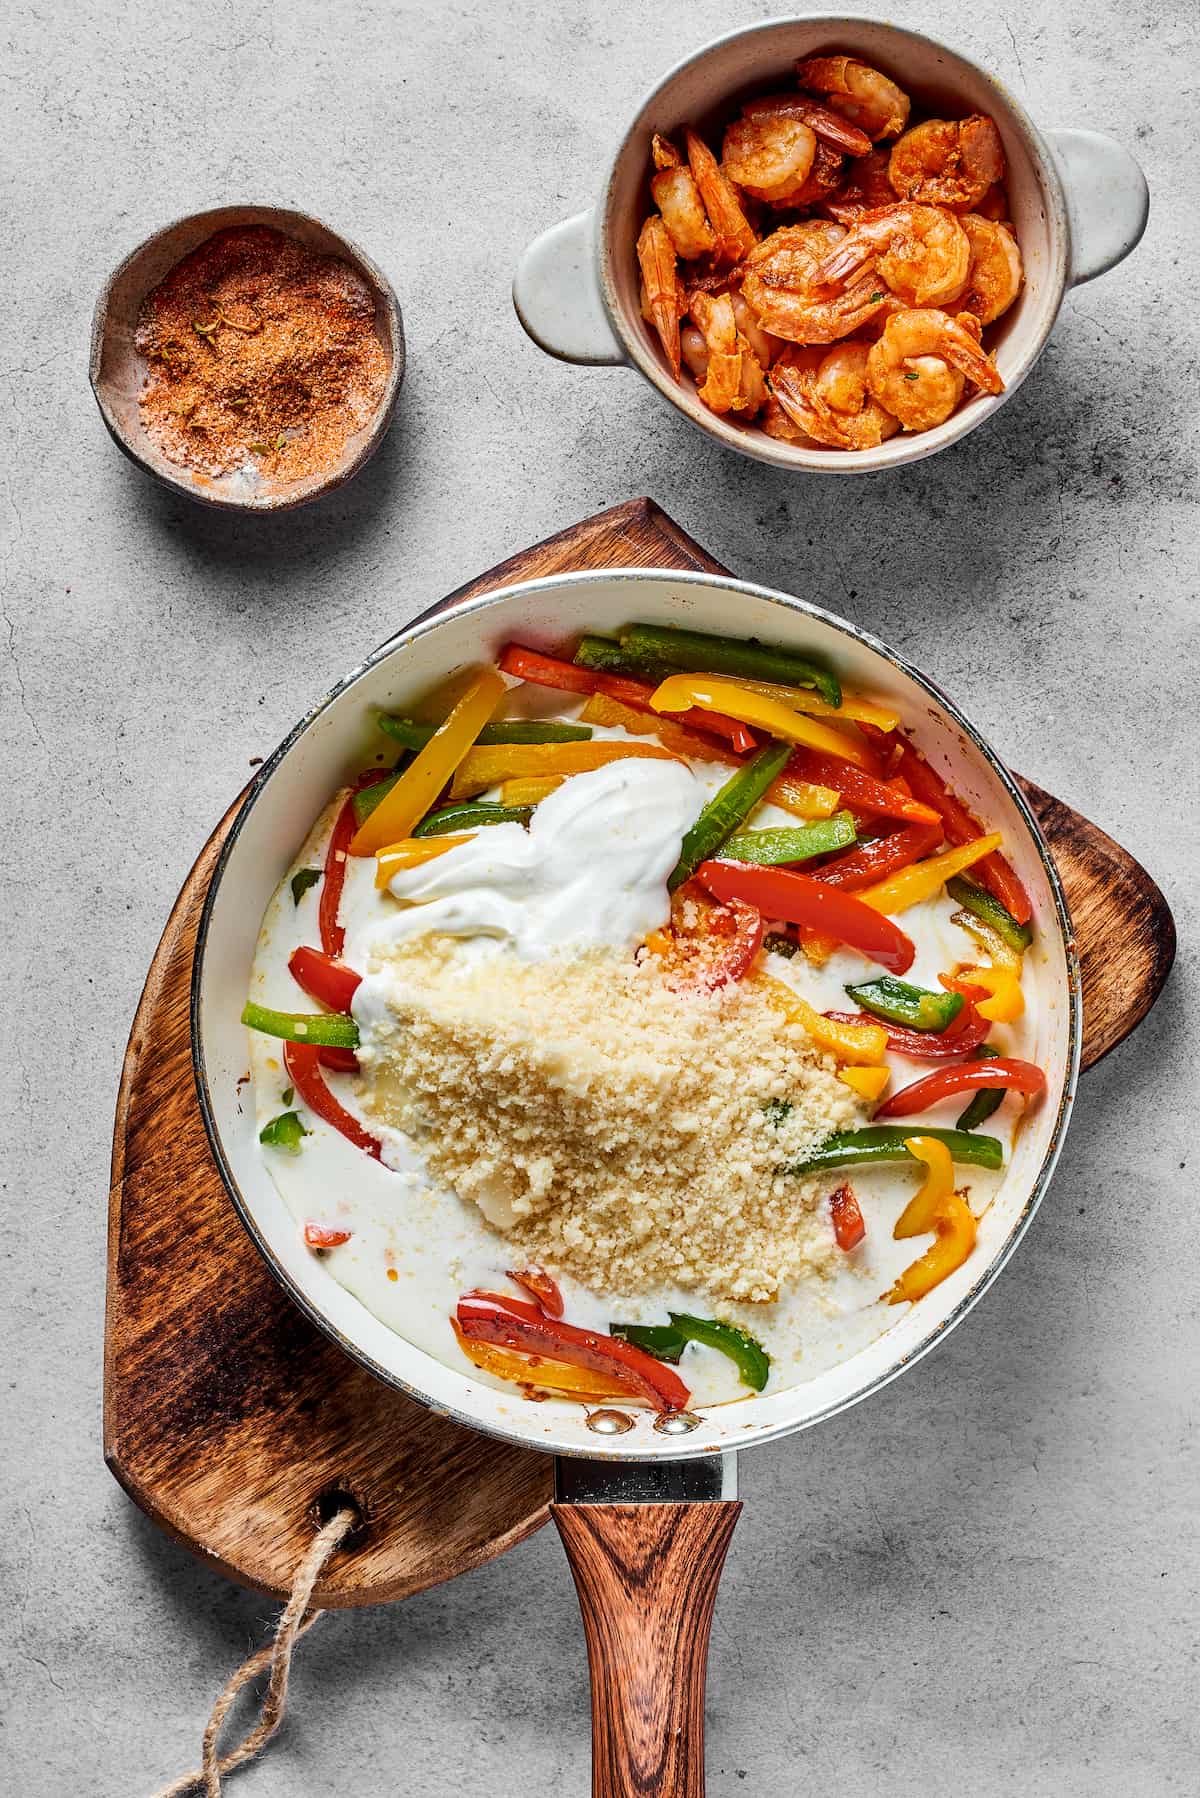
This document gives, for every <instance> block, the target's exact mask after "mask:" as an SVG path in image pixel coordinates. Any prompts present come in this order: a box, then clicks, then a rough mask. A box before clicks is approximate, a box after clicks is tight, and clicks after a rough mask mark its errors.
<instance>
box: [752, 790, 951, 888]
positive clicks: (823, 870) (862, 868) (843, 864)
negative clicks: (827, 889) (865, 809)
mask: <svg viewBox="0 0 1200 1798" xmlns="http://www.w3.org/2000/svg"><path fill="white" fill-rule="evenodd" d="M767 797H768V798H770V794H768V795H767ZM941 840H942V826H941V824H940V822H939V823H937V824H905V825H904V826H903V827H902V828H901V829H900V830H893V831H890V832H889V834H888V835H887V836H886V837H878V838H877V839H876V840H875V842H873V843H860V844H859V845H858V847H857V849H852V850H851V851H850V852H849V854H848V855H839V856H838V857H837V859H836V860H835V861H831V862H826V863H825V864H824V866H823V867H820V868H817V869H815V870H814V874H813V877H814V879H816V880H820V881H824V883H825V885H826V886H832V887H841V888H842V890H843V892H847V893H853V892H856V891H861V890H862V888H863V887H869V886H874V885H875V884H876V883H877V882H878V881H880V880H883V879H884V878H885V877H886V876H887V875H889V874H896V873H898V872H899V871H900V869H901V868H907V867H910V866H911V865H912V863H913V862H917V861H920V860H921V857H922V856H925V855H928V854H929V851H930V850H931V849H936V848H937V846H938V844H939V843H940V842H941Z"/></svg>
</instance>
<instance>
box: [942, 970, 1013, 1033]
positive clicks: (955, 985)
mask: <svg viewBox="0 0 1200 1798" xmlns="http://www.w3.org/2000/svg"><path fill="white" fill-rule="evenodd" d="M938 978H939V979H940V981H941V983H942V985H943V986H944V987H945V988H946V989H947V991H948V992H952V993H956V992H957V993H962V994H963V996H964V997H965V998H967V999H974V1000H975V1009H976V1011H977V1012H978V1013H979V1015H980V1017H981V1018H986V1019H987V1021H988V1023H989V1024H1012V1023H1015V1022H1016V1020H1017V1019H1018V1018H1019V1017H1020V1016H1021V1015H1022V1013H1023V1012H1024V1010H1025V995H1024V993H1023V992H1022V991H1021V981H1020V976H1019V975H1017V974H1014V973H1013V971H1012V969H1011V968H966V969H964V970H963V971H962V972H961V973H959V974H957V975H954V976H953V977H948V976H946V975H945V974H940V975H939V976H938ZM980 987H982V988H983V990H984V992H985V993H987V994H988V995H989V997H988V998H986V999H979V998H978V996H977V995H978V989H979V988H980ZM973 989H974V990H973Z"/></svg>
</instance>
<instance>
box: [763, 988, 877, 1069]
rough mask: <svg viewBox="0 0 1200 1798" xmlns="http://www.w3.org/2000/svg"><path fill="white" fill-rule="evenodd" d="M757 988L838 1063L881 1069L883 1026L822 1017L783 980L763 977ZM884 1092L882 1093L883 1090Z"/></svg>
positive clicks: (777, 1009)
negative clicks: (849, 1022) (845, 1022)
mask: <svg viewBox="0 0 1200 1798" xmlns="http://www.w3.org/2000/svg"><path fill="white" fill-rule="evenodd" d="M754 984H755V985H756V986H757V987H760V988H761V989H762V992H763V994H764V996H765V998H766V999H767V1000H768V1002H769V1003H770V1004H771V1005H773V1006H774V1007H775V1009H776V1011H780V1012H782V1013H783V1015H784V1017H785V1018H787V1019H788V1020H789V1022H791V1023H793V1024H799V1025H800V1027H801V1028H802V1029H803V1030H804V1031H806V1032H807V1034H808V1035H809V1036H810V1037H811V1038H812V1040H813V1042H814V1043H816V1045H817V1047H818V1048H819V1049H825V1050H827V1051H828V1053H829V1054H830V1055H832V1056H833V1057H834V1058H835V1060H837V1061H843V1062H849V1063H851V1064H852V1065H861V1066H877V1065H878V1064H879V1063H880V1062H882V1060H883V1057H884V1053H885V1051H886V1049H887V1031H886V1030H885V1029H884V1028H883V1026H882V1025H881V1024H840V1023H837V1022H836V1021H835V1020H834V1019H832V1018H826V1017H822V1015H821V1013H820V1012H819V1011H818V1010H817V1009H816V1007H815V1006H813V1005H810V1004H809V1002H808V1000H807V999H802V998H801V997H800V995H799V993H794V992H793V991H792V989H791V987H790V986H786V985H785V984H784V982H783V981H782V980H776V979H774V977H773V976H772V975H770V974H759V975H757V976H756V977H755V981H754ZM881 1090H882V1089H881Z"/></svg>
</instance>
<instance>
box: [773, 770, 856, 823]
mask: <svg viewBox="0 0 1200 1798" xmlns="http://www.w3.org/2000/svg"><path fill="white" fill-rule="evenodd" d="M763 798H764V799H765V800H766V801H767V802H768V804H770V805H777V806H778V807H779V809H780V811H781V812H791V814H792V816H793V818H832V816H833V814H834V812H836V811H837V809H838V806H839V805H840V804H841V803H842V796H841V794H840V793H839V792H838V791H837V788H836V787H819V786H817V785H815V784H814V782H813V781H811V780H797V778H796V776H795V775H794V774H780V775H779V776H778V777H777V778H776V779H775V780H773V781H772V782H771V784H770V786H769V787H768V788H767V790H766V792H765V793H764V794H763Z"/></svg>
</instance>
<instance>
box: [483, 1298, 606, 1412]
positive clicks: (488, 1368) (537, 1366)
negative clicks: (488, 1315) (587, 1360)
mask: <svg viewBox="0 0 1200 1798" xmlns="http://www.w3.org/2000/svg"><path fill="white" fill-rule="evenodd" d="M450 1328H451V1329H452V1330H453V1331H454V1334H455V1336H456V1337H457V1339H458V1346H459V1348H460V1349H461V1350H462V1352H463V1354H464V1355H465V1356H466V1357H467V1360H468V1361H473V1362H474V1364H475V1366H476V1367H478V1368H479V1369H480V1371H481V1372H482V1373H490V1374H492V1375H494V1376H495V1378H496V1379H498V1380H512V1381H515V1383H516V1384H517V1385H520V1386H536V1387H537V1388H538V1389H539V1391H542V1392H561V1393H563V1394H564V1395H565V1396H566V1397H567V1398H587V1399H596V1398H620V1399H628V1397H629V1393H628V1392H627V1391H626V1390H625V1388H624V1387H622V1386H619V1385H618V1384H617V1382H616V1381H615V1380H614V1379H612V1378H611V1377H610V1376H609V1375H608V1374H602V1373H593V1372H592V1370H591V1368H588V1367H567V1366H566V1365H565V1364H564V1363H562V1362H560V1361H547V1360H544V1359H543V1358H542V1357H541V1356H540V1355H534V1356H525V1355H515V1354H510V1353H508V1352H507V1351H506V1350H504V1349H502V1348H497V1347H496V1346H495V1345H494V1344H493V1343H490V1342H473V1341H472V1340H471V1338H470V1337H469V1336H467V1335H464V1333H463V1330H462V1326H461V1325H460V1324H459V1322H458V1320H457V1318H453V1317H452V1318H451V1319H450Z"/></svg>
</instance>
